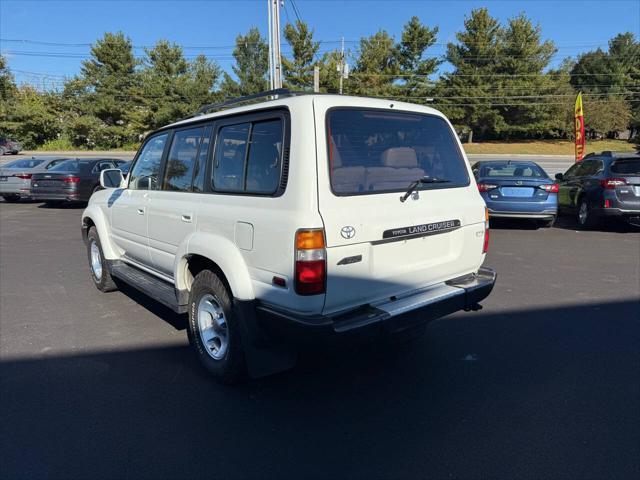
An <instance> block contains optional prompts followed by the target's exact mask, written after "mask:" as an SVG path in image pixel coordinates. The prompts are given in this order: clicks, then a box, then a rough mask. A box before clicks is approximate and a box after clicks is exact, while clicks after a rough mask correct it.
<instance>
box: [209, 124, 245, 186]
mask: <svg viewBox="0 0 640 480" xmlns="http://www.w3.org/2000/svg"><path fill="white" fill-rule="evenodd" d="M250 127H251V125H250V124H249V123H242V124H239V125H229V126H226V127H222V128H221V129H220V131H219V132H218V139H217V144H216V154H215V158H214V161H213V188H214V189H216V190H223V191H242V190H244V161H245V156H246V152H247V142H248V137H249V129H250Z"/></svg>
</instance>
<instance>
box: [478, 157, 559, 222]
mask: <svg viewBox="0 0 640 480" xmlns="http://www.w3.org/2000/svg"><path fill="white" fill-rule="evenodd" d="M472 171H473V174H474V176H475V177H476V182H477V183H478V190H479V191H480V194H481V195H482V198H483V199H484V201H485V203H486V204H487V207H488V208H489V217H490V218H528V219H533V220H536V221H538V222H540V223H542V224H543V225H544V226H551V225H553V223H554V221H555V219H556V216H557V214H558V184H557V183H555V182H554V181H553V180H551V179H550V178H549V176H548V175H547V173H546V172H545V171H544V170H543V169H542V167H540V166H539V165H538V164H537V163H535V162H525V161H511V160H508V161H486V162H477V163H475V164H474V165H473V167H472Z"/></svg>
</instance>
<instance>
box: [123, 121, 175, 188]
mask: <svg viewBox="0 0 640 480" xmlns="http://www.w3.org/2000/svg"><path fill="white" fill-rule="evenodd" d="M167 136H168V134H167V133H163V134H162V135H157V136H155V137H153V138H151V139H150V140H149V141H148V142H147V143H145V144H144V147H142V151H141V152H140V155H138V159H137V161H136V163H135V165H134V166H133V168H132V169H131V173H130V174H129V188H131V189H133V190H156V189H157V188H158V176H159V174H160V162H161V160H162V152H163V151H164V145H165V143H166V142H167Z"/></svg>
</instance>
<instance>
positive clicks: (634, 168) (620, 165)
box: [611, 158, 640, 175]
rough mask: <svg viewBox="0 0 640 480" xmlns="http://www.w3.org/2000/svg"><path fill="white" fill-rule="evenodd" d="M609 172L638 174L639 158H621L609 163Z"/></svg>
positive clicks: (639, 168)
mask: <svg viewBox="0 0 640 480" xmlns="http://www.w3.org/2000/svg"><path fill="white" fill-rule="evenodd" d="M611 173H618V174H621V175H640V158H621V159H620V160H616V161H615V162H614V163H613V164H612V165H611Z"/></svg>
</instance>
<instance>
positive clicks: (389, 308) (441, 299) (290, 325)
mask: <svg viewBox="0 0 640 480" xmlns="http://www.w3.org/2000/svg"><path fill="white" fill-rule="evenodd" d="M495 281H496V273H495V271H493V270H491V269H489V268H480V269H479V270H478V272H477V273H474V274H470V275H467V276H465V277H460V278H456V279H452V280H450V281H448V282H443V283H441V284H438V285H435V286H432V287H430V288H428V289H423V290H420V291H417V292H413V293H411V294H409V295H406V296H402V297H398V298H394V299H393V300H391V299H390V300H388V301H384V302H378V303H374V304H368V305H363V306H361V307H360V308H357V309H355V310H350V311H348V312H346V313H339V314H336V315H314V316H303V315H297V314H295V313H292V312H286V311H283V310H279V309H277V308H275V307H271V306H267V305H260V304H258V305H257V306H256V307H255V310H256V321H257V323H258V326H259V327H261V328H263V329H264V330H266V331H267V332H273V331H277V332H278V333H279V334H282V333H283V332H285V331H286V333H287V335H286V336H289V335H291V334H293V335H294V336H295V335H297V336H300V335H301V336H304V337H307V338H309V336H333V335H343V334H348V333H355V332H365V331H366V332H368V333H375V332H380V331H387V332H398V331H402V330H406V329H409V328H413V327H416V326H419V325H421V324H426V323H428V322H430V321H432V320H435V319H438V318H441V317H444V316H445V315H449V314H450V313H454V312H457V311H460V310H465V311H469V310H478V309H480V308H481V307H480V306H479V302H481V301H482V300H484V299H485V298H486V297H487V296H488V295H489V294H490V293H491V290H492V289H493V286H494V284H495Z"/></svg>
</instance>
